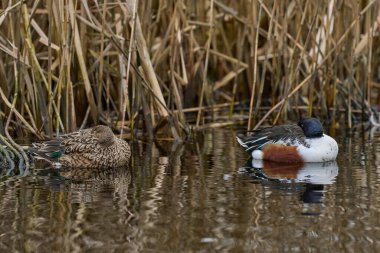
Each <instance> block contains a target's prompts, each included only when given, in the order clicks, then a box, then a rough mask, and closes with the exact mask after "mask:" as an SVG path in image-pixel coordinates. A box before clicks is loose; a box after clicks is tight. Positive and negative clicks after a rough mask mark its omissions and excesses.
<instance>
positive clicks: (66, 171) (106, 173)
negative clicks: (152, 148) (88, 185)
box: [59, 166, 130, 181]
mask: <svg viewBox="0 0 380 253" xmlns="http://www.w3.org/2000/svg"><path fill="white" fill-rule="evenodd" d="M59 174H60V175H61V176H62V177H64V178H67V179H71V180H74V181H113V180H115V179H117V178H122V177H123V176H125V175H127V176H128V177H130V171H129V168H128V166H125V167H113V168H63V169H61V170H60V171H59Z"/></svg>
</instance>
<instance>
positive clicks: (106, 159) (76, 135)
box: [30, 125, 131, 168]
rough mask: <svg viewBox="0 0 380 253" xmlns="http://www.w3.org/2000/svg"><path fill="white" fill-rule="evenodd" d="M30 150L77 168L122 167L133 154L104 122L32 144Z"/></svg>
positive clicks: (39, 155)
mask: <svg viewBox="0 0 380 253" xmlns="http://www.w3.org/2000/svg"><path fill="white" fill-rule="evenodd" d="M30 152H31V153H33V154H35V155H37V156H38V157H40V158H43V159H45V160H47V161H49V162H51V163H58V164H60V165H61V166H63V167H76V168H111V167H121V166H125V165H127V164H128V162H129V158H130V156H131V151H130V148H129V145H128V143H127V142H126V141H124V140H122V139H120V138H117V137H116V136H115V135H114V134H113V132H112V130H111V128H109V127H108V126H102V125H99V126H95V127H93V128H89V129H84V130H80V131H77V132H73V133H69V134H65V135H61V136H59V137H57V138H55V139H53V140H49V141H45V142H39V143H33V147H32V148H30Z"/></svg>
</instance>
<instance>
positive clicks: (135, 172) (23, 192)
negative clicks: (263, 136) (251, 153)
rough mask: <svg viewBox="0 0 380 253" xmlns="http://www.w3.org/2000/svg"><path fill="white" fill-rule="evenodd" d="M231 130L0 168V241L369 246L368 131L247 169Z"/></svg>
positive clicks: (378, 185) (373, 230)
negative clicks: (299, 156)
mask: <svg viewBox="0 0 380 253" xmlns="http://www.w3.org/2000/svg"><path fill="white" fill-rule="evenodd" d="M234 136H235V132H234V131H233V130H209V131H206V132H205V133H199V134H197V136H196V138H195V139H194V140H193V141H189V142H186V143H184V144H180V145H172V144H171V143H160V144H150V145H149V144H141V143H139V144H137V145H135V146H134V155H133V161H132V162H131V168H130V169H128V168H118V169H113V170H107V171H99V170H96V171H83V170H81V171H56V170H49V169H48V168H43V166H41V165H37V168H36V169H34V171H33V172H32V174H31V175H29V176H24V177H2V178H0V179H1V182H0V251H2V252H52V251H56V252H82V251H91V252H380V130H379V131H378V132H377V133H376V134H375V136H374V137H373V138H370V137H368V133H360V131H356V133H355V134H354V135H353V136H351V137H350V136H349V135H345V134H340V135H339V136H338V137H337V140H338V143H339V147H340V154H339V157H338V160H337V163H329V164H315V165H312V166H303V167H294V166H291V167H287V168H279V167H278V166H277V167H276V166H272V165H271V164H253V166H254V167H255V168H251V166H252V163H250V161H248V162H247V158H248V156H247V154H246V153H245V152H244V151H243V150H242V149H241V148H240V147H239V146H238V144H237V143H236V141H235V137H234ZM68 178H70V179H71V180H69V179H68Z"/></svg>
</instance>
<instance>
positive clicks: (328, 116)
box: [0, 0, 380, 160]
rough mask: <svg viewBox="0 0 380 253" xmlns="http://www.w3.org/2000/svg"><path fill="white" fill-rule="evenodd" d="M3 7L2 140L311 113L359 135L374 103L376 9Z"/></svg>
mask: <svg viewBox="0 0 380 253" xmlns="http://www.w3.org/2000/svg"><path fill="white" fill-rule="evenodd" d="M0 5H1V6H0V51H1V53H0V78H1V80H2V81H1V82H0V97H1V99H0V134H1V135H2V136H6V137H7V139H8V140H10V139H11V137H12V136H13V137H14V136H25V135H30V134H31V135H33V136H36V137H38V138H42V137H44V136H52V135H54V134H57V133H65V132H70V131H73V130H75V129H78V128H83V127H87V126H90V125H93V124H99V123H101V124H108V125H111V126H113V127H114V128H116V129H119V130H120V132H121V133H122V134H124V136H125V135H128V136H130V137H131V138H132V137H135V136H142V137H147V138H150V139H152V138H155V136H158V135H159V134H162V135H165V136H170V138H174V139H180V138H181V137H182V136H184V135H186V133H188V132H189V129H201V128H204V127H217V126H228V125H232V124H237V123H242V124H246V125H247V129H250V128H254V127H258V126H260V125H262V124H263V123H264V122H265V121H267V122H269V123H270V124H275V123H278V122H284V121H287V120H289V119H292V120H294V119H297V118H299V117H304V116H311V115H313V116H317V117H320V118H322V119H323V120H325V122H328V123H329V124H330V125H331V126H334V127H336V126H347V127H352V126H353V123H355V122H357V121H361V120H363V119H364V120H366V119H367V118H368V116H369V115H370V114H371V113H373V112H376V106H377V105H378V104H379V103H380V92H379V89H380V74H379V67H378V66H379V59H380V57H379V56H380V41H379V25H380V2H379V1H376V0H372V1H370V0H368V1H360V0H359V1H357V0H329V1H327V0H325V1H312V0H305V1H297V0H286V1H282V0H281V1H280V0H256V1H253V0H242V1H232V0H229V1H227V0H225V1H222V0H207V1H189V0H175V1H174V0H145V1H138V0H124V1H121V0H118V1H115V0H104V1H74V0H54V1H52V0H50V1H49V0H39V1H31V0H27V1H21V0H8V1H6V0H2V1H0ZM4 138H5V137H4ZM3 144H4V142H3ZM14 144H15V143H14ZM14 144H12V145H10V146H14V147H15V151H16V153H17V150H18V153H22V152H21V150H22V149H21V148H17V146H15V145H14ZM24 160H25V158H24Z"/></svg>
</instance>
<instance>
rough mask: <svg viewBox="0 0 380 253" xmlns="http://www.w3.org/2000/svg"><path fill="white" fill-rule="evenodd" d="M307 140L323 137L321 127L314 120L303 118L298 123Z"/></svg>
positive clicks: (318, 122) (317, 121)
mask: <svg viewBox="0 0 380 253" xmlns="http://www.w3.org/2000/svg"><path fill="white" fill-rule="evenodd" d="M298 126H299V127H301V128H302V130H303V132H304V134H305V136H306V137H307V138H318V137H322V136H323V127H322V124H321V122H320V121H319V120H318V119H316V118H305V119H301V120H300V121H299V122H298Z"/></svg>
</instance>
